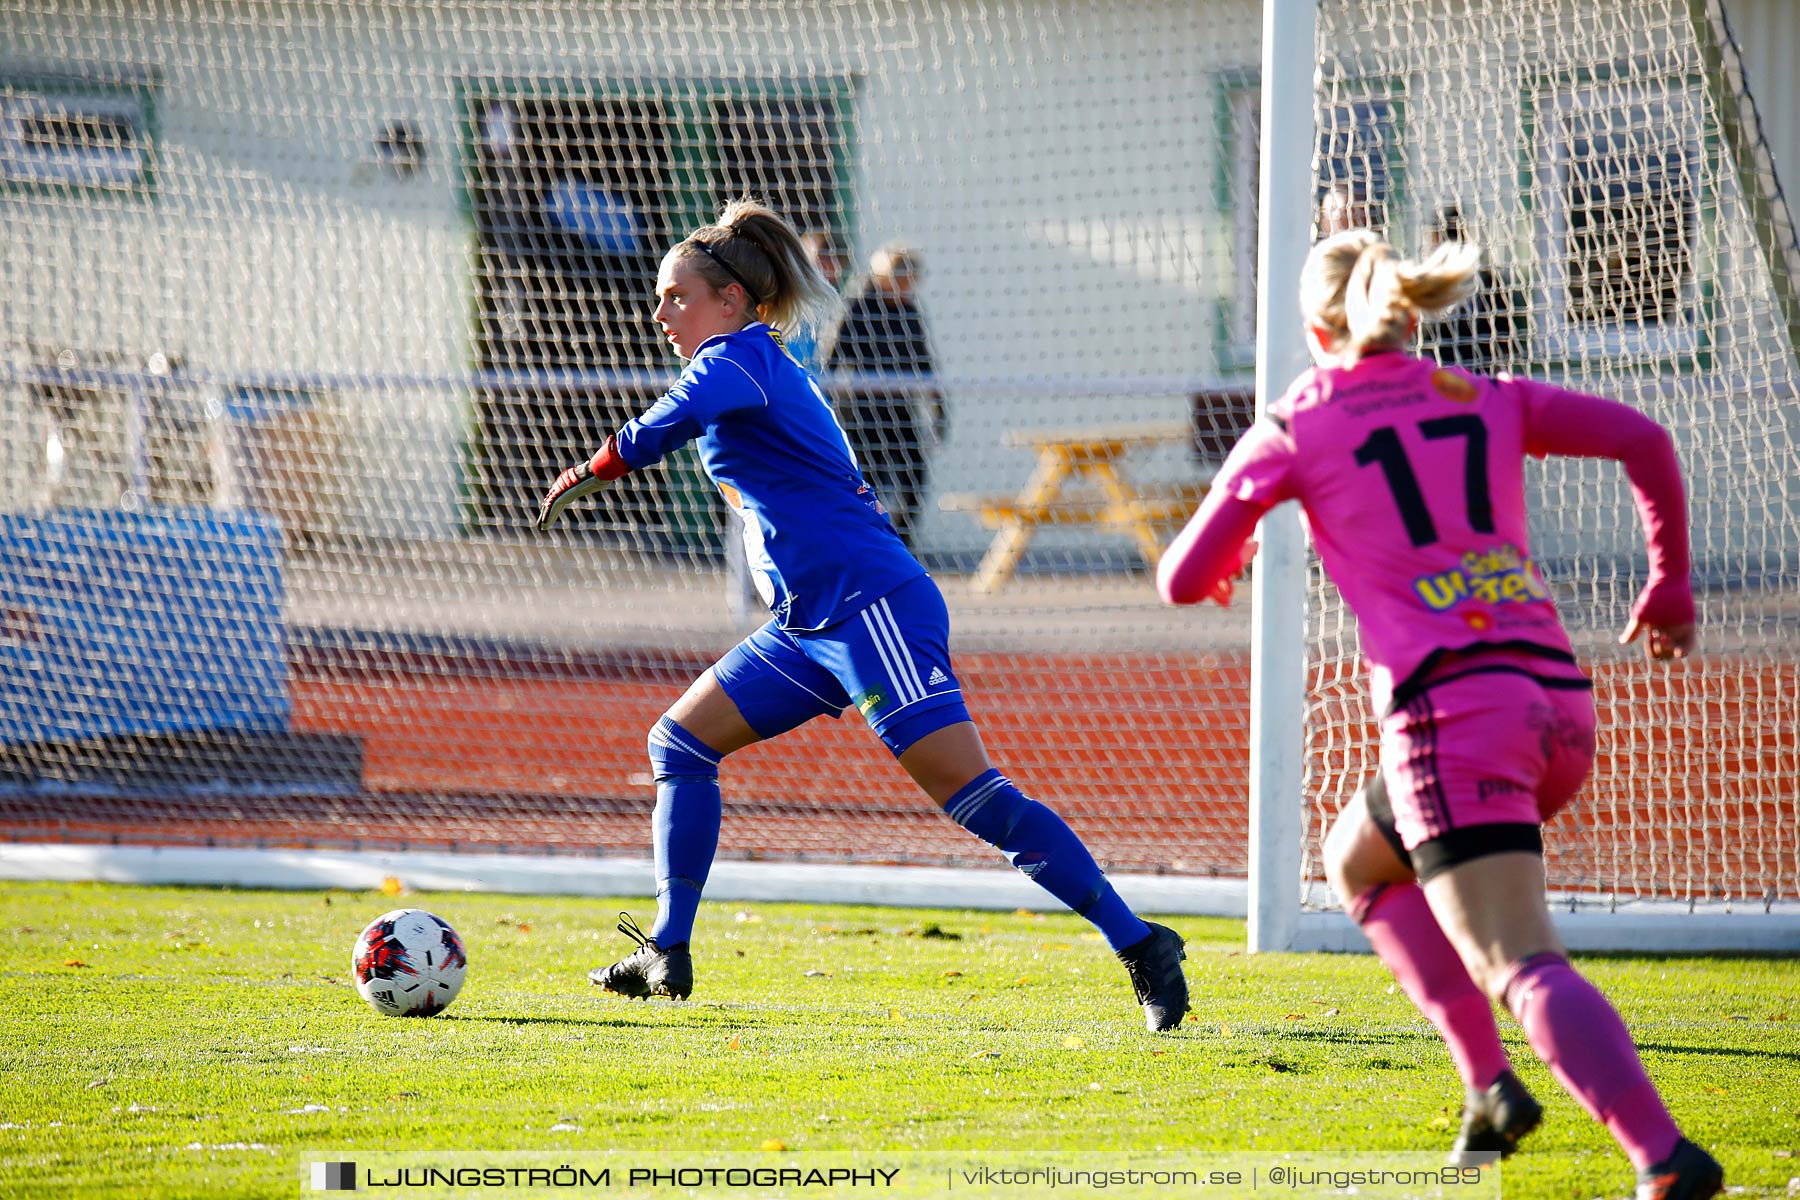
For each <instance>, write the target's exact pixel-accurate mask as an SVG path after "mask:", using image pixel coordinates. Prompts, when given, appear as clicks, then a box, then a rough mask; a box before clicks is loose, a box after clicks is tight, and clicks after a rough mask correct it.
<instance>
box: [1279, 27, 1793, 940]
mask: <svg viewBox="0 0 1800 1200" xmlns="http://www.w3.org/2000/svg"><path fill="white" fill-rule="evenodd" d="M1317 43H1318V48H1319V53H1318V81H1317V82H1318V86H1317V92H1316V96H1315V110H1314V111H1315V119H1316V122H1317V137H1318V147H1317V156H1316V170H1317V172H1318V178H1319V180H1320V186H1321V188H1323V189H1331V190H1337V191H1339V193H1340V197H1341V201H1340V202H1347V203H1348V204H1350V205H1352V206H1354V213H1355V217H1356V218H1357V219H1358V220H1360V221H1367V222H1369V223H1372V224H1376V225H1379V226H1381V227H1383V228H1385V229H1386V230H1387V231H1388V232H1389V233H1390V235H1392V236H1393V237H1394V239H1395V240H1397V241H1399V242H1400V243H1402V244H1403V245H1407V246H1411V247H1414V248H1416V249H1421V250H1422V249H1424V248H1427V247H1429V246H1430V245H1432V244H1434V242H1435V240H1437V239H1439V238H1442V237H1445V236H1449V237H1457V236H1462V237H1467V238H1469V239H1471V240H1474V241H1476V242H1478V243H1479V244H1480V245H1482V246H1483V247H1484V248H1485V250H1486V270H1485V273H1484V278H1483V283H1484V289H1483V294H1482V295H1480V296H1478V297H1477V299H1476V300H1475V301H1473V302H1471V303H1470V304H1469V305H1466V306H1465V307H1464V308H1463V309H1461V310H1459V311H1458V312H1456V313H1453V314H1451V315H1450V316H1449V317H1448V318H1447V319H1445V320H1444V321H1441V322H1439V323H1437V324H1435V325H1432V326H1427V327H1426V329H1425V331H1424V334H1423V341H1424V343H1425V345H1426V348H1427V349H1428V350H1430V351H1431V352H1433V353H1435V354H1437V355H1438V356H1439V357H1440V358H1441V359H1442V360H1444V361H1447V362H1457V363H1461V364H1464V365H1468V366H1471V367H1473V368H1474V369H1477V370H1508V371H1514V372H1519V373H1528V374H1532V375H1536V376H1540V377H1547V378H1552V379H1556V380H1559V381H1561V382H1563V383H1565V384H1567V385H1568V386H1571V387H1575V388H1578V389H1581V390H1585V391H1591V392H1595V393H1599V394H1602V395H1607V396H1612V397H1615V398H1618V399H1621V400H1625V401H1627V402H1629V403H1631V404H1634V405H1636V406H1637V407H1639V408H1641V409H1642V410H1643V411H1645V412H1647V413H1649V414H1651V415H1653V416H1655V417H1656V418H1657V419H1658V420H1660V421H1662V422H1664V423H1665V424H1667V425H1668V426H1669V427H1670V428H1671V429H1672V430H1673V432H1674V434H1675V437H1676V440H1677V443H1678V446H1679V450H1680V454H1681V458H1682V462H1683V466H1684V470H1685V472H1686V476H1687V483H1688V490H1689V498H1690V503H1689V507H1690V514H1691V518H1692V522H1693V537H1694V559H1695V564H1694V565H1695V572H1696V583H1697V586H1698V589H1699V591H1700V596H1701V600H1700V609H1701V621H1702V625H1703V635H1702V653H1703V657H1702V658H1701V659H1700V660H1699V661H1697V662H1692V663H1688V664H1680V665H1676V666H1674V667H1672V668H1671V667H1668V666H1665V665H1662V664H1652V663H1649V662H1647V661H1646V660H1645V659H1644V657H1643V655H1642V653H1641V649H1640V647H1637V646H1632V647H1629V648H1622V647H1620V646H1618V645H1617V644H1616V639H1617V637H1618V635H1619V633H1620V632H1621V631H1622V630H1623V628H1624V626H1625V624H1626V618H1627V614H1628V610H1629V608H1630V605H1631V602H1632V600H1633V599H1634V598H1635V596H1636V594H1637V591H1638V589H1639V588H1640V587H1641V586H1642V582H1643V578H1644V553H1643V542H1642V534H1641V532H1640V529H1639V526H1638V522H1637V514H1636V511H1635V508H1634V506H1633V505H1632V502H1631V494H1630V490H1629V488H1628V486H1627V485H1626V482H1625V480H1624V475H1623V472H1622V471H1620V470H1619V469H1618V468H1617V467H1616V466H1614V465H1612V464H1600V463H1596V462H1592V461H1584V460H1572V459H1563V460H1551V461H1548V462H1546V463H1544V464H1542V465H1541V466H1534V467H1533V468H1532V469H1530V473H1529V476H1528V482H1529V485H1530V487H1531V489H1532V492H1533V496H1532V500H1533V502H1534V505H1535V508H1534V519H1533V524H1532V537H1533V549H1534V553H1535V554H1536V556H1537V557H1538V559H1539V561H1540V562H1541V563H1542V564H1543V565H1544V567H1545V570H1546V572H1547V575H1548V577H1549V579H1550V580H1551V581H1552V586H1553V588H1554V590H1555V592H1556V596H1557V600H1558V604H1559V607H1560V608H1561V610H1562V613H1563V616H1564V620H1565V622H1566V623H1567V624H1568V625H1569V627H1570V630H1571V632H1572V634H1573V635H1574V637H1575V640H1576V644H1577V648H1578V652H1579V653H1580V654H1581V655H1582V657H1583V659H1584V661H1585V662H1586V663H1587V664H1588V666H1589V668H1590V671H1591V673H1592V674H1593V676H1594V679H1595V683H1596V701H1597V704H1598V707H1599V710H1600V721H1601V724H1600V737H1601V744H1600V753H1599V759H1598V763H1597V766H1596V769H1595V772H1594V776H1593V778H1592V780H1591V781H1590V783H1589V785H1588V786H1587V788H1585V789H1584V791H1583V794H1582V796H1581V797H1580V799H1579V801H1578V802H1577V804H1576V805H1575V806H1574V808H1573V809H1572V810H1571V811H1569V812H1568V813H1565V814H1564V815H1562V816H1561V817H1559V818H1558V819H1557V820H1556V821H1555V822H1553V824H1552V825H1551V826H1550V828H1549V830H1548V831H1547V837H1546V843H1547V865H1548V867H1549V872H1550V876H1551V882H1552V887H1553V889H1554V890H1556V891H1558V892H1560V893H1562V895H1563V898H1564V899H1565V900H1566V901H1567V902H1568V904H1569V905H1570V906H1571V907H1577V908H1580V907H1594V908H1602V909H1611V908H1614V907H1616V906H1618V905H1621V904H1626V905H1631V904H1633V903H1634V902H1652V903H1650V904H1647V905H1640V907H1648V908H1657V907H1659V906H1658V905H1656V904H1655V903H1654V902H1658V901H1661V902H1665V903H1664V905H1662V906H1661V907H1669V906H1670V904H1669V902H1673V903H1674V904H1679V905H1685V906H1691V907H1698V906H1701V905H1713V906H1725V905H1730V906H1735V907H1737V908H1739V909H1743V910H1750V911H1757V910H1761V909H1763V908H1766V907H1768V906H1770V905H1772V904H1775V903H1777V902H1779V901H1781V900H1783V899H1787V900H1791V899H1792V898H1793V897H1795V896H1796V895H1797V894H1800V827H1797V821H1796V818H1797V816H1800V808H1797V804H1800V800H1797V788H1796V780H1797V779H1800V737H1797V731H1800V643H1797V639H1796V632H1795V631H1796V629H1797V628H1800V469H1797V468H1800V387H1797V385H1800V363H1797V361H1796V358H1795V344H1796V334H1797V333H1800V302H1797V299H1796V297H1797V292H1796V288H1797V286H1800V256H1797V255H1796V248H1795V241H1794V226H1793V223H1792V218H1791V216H1790V214H1789V211H1788V209H1787V207H1786V204H1785V202H1784V200H1783V198H1782V195H1781V191H1780V184H1779V180H1778V177H1777V175H1776V173H1775V164H1774V162H1773V160H1772V156H1771V154H1770V152H1769V148H1768V145H1767V142H1766V140H1765V139H1764V137H1763V135H1762V128H1761V122H1760V120H1759V118H1758V113H1757V110H1756V107H1755V102H1754V97H1753V96H1752V94H1751V92H1750V91H1749V90H1748V86H1747V81H1746V79H1745V78H1744V73H1743V71H1742V66H1741V59H1740V56H1739V54H1738V50H1737V47H1736V45H1735V44H1734V42H1733V40H1732V37H1731V34H1730V31H1729V27H1728V25H1727V24H1726V22H1725V20H1724V17H1723V12H1722V9H1721V8H1720V7H1719V6H1718V5H1716V4H1715V5H1711V6H1709V5H1707V4H1704V3H1688V2H1686V0H1667V2H1642V3H1631V4H1582V3H1550V4H1539V3H1494V4H1427V3H1418V2H1405V0H1396V2H1391V3H1375V4H1367V3H1356V4H1347V3H1335V2H1329V3H1324V4H1321V5H1320V7H1319V19H1318V27H1317ZM1751 82H1753V81H1751ZM1325 215H1326V217H1327V218H1328V217H1329V215H1330V214H1325ZM1306 621H1307V629H1308V640H1309V651H1310V653H1309V663H1308V667H1309V670H1308V695H1309V700H1308V712H1307V758H1306V786H1305V794H1306V798H1307V805H1308V807H1307V813H1306V818H1305V839H1306V856H1305V860H1304V865H1303V868H1302V872H1303V875H1304V877H1305V884H1304V887H1303V894H1304V899H1305V902H1306V903H1307V904H1308V905H1309V906H1325V907H1329V906H1330V905H1331V903H1332V900H1331V898H1330V897H1329V896H1328V895H1326V889H1324V887H1323V885H1322V883H1320V882H1319V881H1318V879H1317V876H1318V863H1319V858H1318V848H1319V841H1320V838H1321V837H1322V835H1323V832H1324V830H1325V829H1326V828H1327V827H1328V825H1329V821H1330V819H1331V817H1332V816H1333V815H1334V814H1335V813H1336V811H1337V809H1338V808H1339V807H1340V806H1341V805H1342V803H1343V802H1344V801H1346V800H1347V799H1348V798H1349V797H1350V796H1351V795H1352V794H1353V793H1354V792H1355V790H1356V789H1357V788H1358V787H1359V786H1360V785H1361V784H1362V782H1363V781H1364V780H1365V779H1366V778H1367V777H1368V776H1369V774H1370V773H1371V772H1372V771H1373V770H1374V766H1375V756H1376V751H1377V747H1376V742H1375V737H1374V729H1373V724H1372V716H1371V713H1370V711H1369V707H1368V702H1367V693H1366V689H1365V688H1364V686H1363V681H1362V678H1361V672H1360V670H1359V667H1358V663H1357V643H1356V633H1355V628H1354V622H1353V620H1352V618H1351V617H1350V616H1349V614H1348V613H1347V611H1346V610H1345V609H1344V607H1343V605H1342V603H1341V601H1340V600H1339V598H1338V596H1337V594H1336V592H1335V589H1332V588H1331V587H1330V585H1329V584H1328V583H1326V582H1325V581H1324V580H1323V578H1322V576H1321V575H1319V573H1318V572H1317V571H1316V570H1315V571H1314V579H1313V587H1312V589H1311V596H1310V600H1309V608H1308V614H1307V618H1306Z"/></svg>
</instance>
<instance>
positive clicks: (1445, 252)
mask: <svg viewBox="0 0 1800 1200" xmlns="http://www.w3.org/2000/svg"><path fill="white" fill-rule="evenodd" d="M1480 263H1481V251H1480V250H1479V249H1477V248H1476V247H1475V246H1472V245H1470V244H1468V243H1466V242H1445V243H1444V244H1443V245H1441V246H1439V247H1438V248H1437V249H1436V250H1434V251H1433V252H1432V253H1431V254H1430V256H1428V257H1427V258H1425V259H1423V260H1422V261H1412V260H1407V259H1402V258H1401V257H1400V256H1399V255H1398V254H1397V253H1395V251H1394V248H1393V247H1392V246H1390V245H1388V244H1387V243H1386V242H1385V241H1383V240H1382V239H1381V237H1380V236H1379V235H1377V234H1374V233H1371V232H1370V231H1368V230H1366V229H1352V230H1349V231H1348V232H1345V233H1340V234H1337V235H1336V236H1334V237H1329V238H1326V239H1325V240H1324V241H1322V242H1320V243H1319V244H1318V245H1316V246H1314V247H1313V248H1312V253H1311V254H1310V255H1308V256H1307V259H1306V268H1305V270H1304V271H1302V272H1301V275H1300V311H1301V314H1302V315H1303V316H1304V317H1305V318H1306V321H1307V323H1308V324H1310V325H1312V326H1313V327H1315V328H1318V329H1322V330H1325V331H1327V332H1328V333H1331V334H1332V335H1334V337H1335V339H1336V341H1337V343H1338V345H1337V347H1336V349H1338V350H1340V351H1341V352H1343V353H1345V354H1346V356H1347V357H1348V359H1350V360H1352V361H1353V360H1355V359H1356V358H1359V357H1361V356H1362V355H1363V354H1366V353H1368V352H1369V351H1370V350H1374V349H1378V348H1381V347H1385V346H1394V345H1398V344H1399V343H1401V342H1403V341H1404V340H1405V339H1406V335H1407V330H1408V329H1409V328H1410V326H1411V324H1412V319H1413V317H1414V316H1416V315H1418V314H1419V313H1422V312H1435V311H1438V310H1440V309H1446V308H1453V307H1455V306H1456V305H1458V304H1461V303H1462V302H1463V301H1464V300H1466V299H1468V298H1469V297H1470V296H1471V295H1473V294H1474V292H1475V288H1476V286H1477V279H1478V277H1479V271H1480Z"/></svg>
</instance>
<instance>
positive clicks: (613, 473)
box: [537, 437, 631, 533]
mask: <svg viewBox="0 0 1800 1200" xmlns="http://www.w3.org/2000/svg"><path fill="white" fill-rule="evenodd" d="M630 470H631V467H630V466H629V465H627V464H626V462H625V460H624V459H622V458H620V457H619V454H618V451H617V450H615V449H614V448H613V439H612V438H610V437H609V438H607V439H606V445H604V446H602V447H600V449H599V450H598V451H597V452H596V453H595V454H594V457H593V458H591V459H589V460H588V461H587V462H583V463H576V464H575V465H574V466H572V467H570V468H569V469H568V470H566V471H564V472H563V473H562V474H561V475H558V476H557V477H556V482H555V483H553V484H551V485H550V490H549V491H547V492H545V493H544V503H543V506H542V507H540V508H539V509H538V519H537V527H538V532H539V533H542V532H543V531H544V530H546V529H548V528H550V526H551V525H553V524H554V523H555V522H556V518H558V517H560V516H562V515H563V510H564V509H566V508H568V507H569V505H571V504H573V503H575V501H577V500H579V499H581V498H582V497H583V496H591V495H592V494H593V493H595V492H597V491H599V490H600V489H601V488H603V487H605V486H606V485H607V484H609V483H611V482H612V481H613V480H615V479H617V478H619V477H620V476H622V475H624V474H625V473H627V472H628V471H630Z"/></svg>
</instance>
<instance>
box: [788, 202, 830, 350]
mask: <svg viewBox="0 0 1800 1200" xmlns="http://www.w3.org/2000/svg"><path fill="white" fill-rule="evenodd" d="M800 244H801V245H802V246H804V247H805V248H806V257H807V258H808V259H810V260H811V262H812V265H813V266H815V267H817V268H818V270H819V276H820V278H822V279H824V280H825V282H826V283H828V284H830V285H831V288H832V290H833V291H836V290H838V289H839V288H841V287H842V286H843V281H844V254H843V251H842V250H840V249H839V248H838V244H837V239H836V238H835V237H834V236H832V234H830V233H829V232H827V231H826V230H823V229H809V230H807V231H806V232H805V233H803V234H801V235H800ZM836 336H837V329H836V327H835V326H831V327H823V328H814V327H812V326H805V327H802V328H800V329H796V330H794V331H793V332H792V333H790V334H789V335H788V337H787V348H788V353H789V354H792V355H793V356H794V358H795V360H796V361H798V362H799V364H800V365H801V366H803V367H805V368H806V370H807V373H808V374H810V375H814V376H817V375H818V374H819V372H820V371H821V370H823V369H824V366H825V359H826V356H827V354H828V352H829V350H830V347H831V343H832V341H833V340H834V339H835V338H836Z"/></svg>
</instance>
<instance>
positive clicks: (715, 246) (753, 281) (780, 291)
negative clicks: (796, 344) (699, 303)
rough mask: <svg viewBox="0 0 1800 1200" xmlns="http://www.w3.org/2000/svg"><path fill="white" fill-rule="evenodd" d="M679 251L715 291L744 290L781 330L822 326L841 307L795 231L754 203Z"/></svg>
mask: <svg viewBox="0 0 1800 1200" xmlns="http://www.w3.org/2000/svg"><path fill="white" fill-rule="evenodd" d="M675 250H676V252H677V253H682V254H685V255H686V256H687V257H688V259H689V261H690V262H691V264H692V265H693V267H694V269H695V270H696V271H698V272H699V273H700V276H701V278H703V279H705V280H706V281H707V282H708V283H710V284H711V285H712V286H713V287H714V288H715V289H716V290H719V291H723V290H724V289H725V288H727V287H730V286H731V285H732V284H733V283H735V284H737V285H738V286H739V287H741V288H743V289H744V292H745V293H746V294H747V295H748V296H749V297H750V302H751V304H752V305H753V306H754V307H755V309H756V314H757V316H759V317H761V318H762V319H763V320H765V321H767V322H768V323H769V324H771V325H773V326H775V327H776V328H778V329H784V330H789V331H792V330H794V329H797V328H799V327H801V326H806V325H812V326H818V325H822V324H824V323H825V322H826V321H827V320H828V319H829V318H830V317H831V316H832V315H833V313H834V311H835V310H836V308H837V305H838V303H839V301H838V294H837V292H836V291H835V290H834V289H833V288H832V286H831V284H829V283H827V282H826V281H825V277H824V276H823V275H821V274H820V273H819V268H818V267H817V266H816V265H815V264H814V263H813V260H812V256H811V255H809V254H807V252H806V245H805V243H803V242H802V241H801V240H800V235H799V234H798V233H796V232H795V231H794V227H793V226H792V225H789V224H788V223H787V222H786V221H784V220H782V218H781V217H780V216H778V215H777V214H776V213H775V212H774V211H773V210H772V209H770V208H769V207H768V206H767V205H765V204H761V203H758V202H757V201H755V200H752V199H750V198H749V197H744V198H743V199H739V200H733V201H731V202H730V203H729V204H727V205H726V206H725V207H724V209H722V210H721V211H720V213H719V219H718V220H717V221H716V222H714V223H713V224H711V225H706V226H702V227H701V228H699V229H696V230H695V231H694V232H693V234H692V236H690V237H689V238H688V239H687V240H686V241H685V242H682V243H681V244H680V245H679V246H677V247H675Z"/></svg>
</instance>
